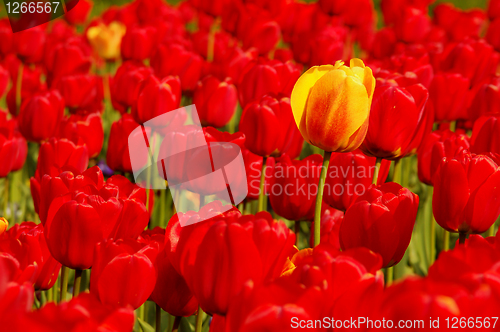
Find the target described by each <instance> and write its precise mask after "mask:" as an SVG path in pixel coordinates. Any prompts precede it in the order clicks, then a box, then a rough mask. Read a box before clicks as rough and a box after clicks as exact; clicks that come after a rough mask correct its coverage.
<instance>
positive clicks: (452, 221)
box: [432, 150, 500, 233]
mask: <svg viewBox="0 0 500 332" xmlns="http://www.w3.org/2000/svg"><path fill="white" fill-rule="evenodd" d="M433 183H434V196H433V198H432V210H433V212H434V217H435V218H436V221H437V223H438V224H439V225H441V227H443V228H444V229H446V230H447V231H449V232H463V233H482V232H485V231H486V230H488V228H490V226H491V225H492V224H493V223H494V222H495V221H496V219H497V218H498V216H499V215H500V204H498V203H497V202H498V200H499V197H500V169H499V167H498V165H497V164H495V163H494V162H493V160H491V159H490V158H489V157H487V156H480V155H479V156H476V155H474V154H471V153H469V152H468V151H467V150H464V151H462V152H461V153H459V154H458V155H457V156H455V157H454V158H443V160H442V161H441V164H440V165H439V168H438V170H437V171H436V174H435V175H434V178H433Z"/></svg>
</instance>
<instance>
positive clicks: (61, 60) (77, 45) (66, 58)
mask: <svg viewBox="0 0 500 332" xmlns="http://www.w3.org/2000/svg"><path fill="white" fill-rule="evenodd" d="M91 55H92V50H91V48H90V46H89V45H88V43H87V42H86V40H85V39H84V38H83V37H71V38H64V39H62V40H61V41H60V42H58V43H57V44H55V45H53V46H52V47H51V48H47V51H46V52H45V66H46V67H47V69H48V71H49V73H50V78H52V79H54V78H61V77H64V76H67V75H83V74H88V72H89V70H90V67H91V65H92V58H91Z"/></svg>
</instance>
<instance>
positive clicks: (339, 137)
mask: <svg viewBox="0 0 500 332" xmlns="http://www.w3.org/2000/svg"><path fill="white" fill-rule="evenodd" d="M374 90H375V78H374V77H373V74H372V71H371V69H370V68H368V67H365V65H364V64H363V62H362V61H361V60H358V59H352V60H351V67H350V68H349V67H346V66H344V64H343V62H342V61H337V62H336V63H335V65H334V66H331V65H326V66H320V67H312V68H311V69H309V70H308V71H306V72H305V73H304V74H303V75H302V76H301V77H300V78H299V80H298V81H297V83H296V84H295V87H294V89H293V92H292V97H291V105H292V110H293V115H294V118H295V123H296V124H297V127H298V128H299V130H300V132H301V133H302V137H304V139H305V140H306V141H307V142H309V143H310V144H313V145H315V146H317V147H319V148H321V149H323V150H325V151H328V152H349V151H353V150H356V149H357V148H358V147H359V146H360V145H361V143H362V142H363V140H364V138H365V135H366V132H367V130H368V123H369V117H370V106H371V102H372V97H373V91H374Z"/></svg>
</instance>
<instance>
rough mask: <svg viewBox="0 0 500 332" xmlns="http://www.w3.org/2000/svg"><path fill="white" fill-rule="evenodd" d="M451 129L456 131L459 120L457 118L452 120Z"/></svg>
mask: <svg viewBox="0 0 500 332" xmlns="http://www.w3.org/2000/svg"><path fill="white" fill-rule="evenodd" d="M450 130H451V131H455V130H457V121H456V120H455V121H452V122H450Z"/></svg>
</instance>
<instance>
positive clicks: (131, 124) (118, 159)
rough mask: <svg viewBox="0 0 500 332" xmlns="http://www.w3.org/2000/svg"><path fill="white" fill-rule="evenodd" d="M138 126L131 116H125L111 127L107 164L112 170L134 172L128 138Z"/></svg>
mask: <svg viewBox="0 0 500 332" xmlns="http://www.w3.org/2000/svg"><path fill="white" fill-rule="evenodd" d="M138 126H139V124H138V123H137V122H135V121H134V119H133V117H132V116H131V115H130V114H123V116H122V118H121V119H120V120H118V121H116V122H113V124H112V125H111V131H110V134H109V143H108V151H107V153H106V163H107V164H108V166H109V168H111V169H112V170H114V171H122V172H129V173H130V172H132V165H131V163H130V152H129V149H128V137H129V135H130V134H131V133H132V131H134V129H136V128H137V127H138Z"/></svg>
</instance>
